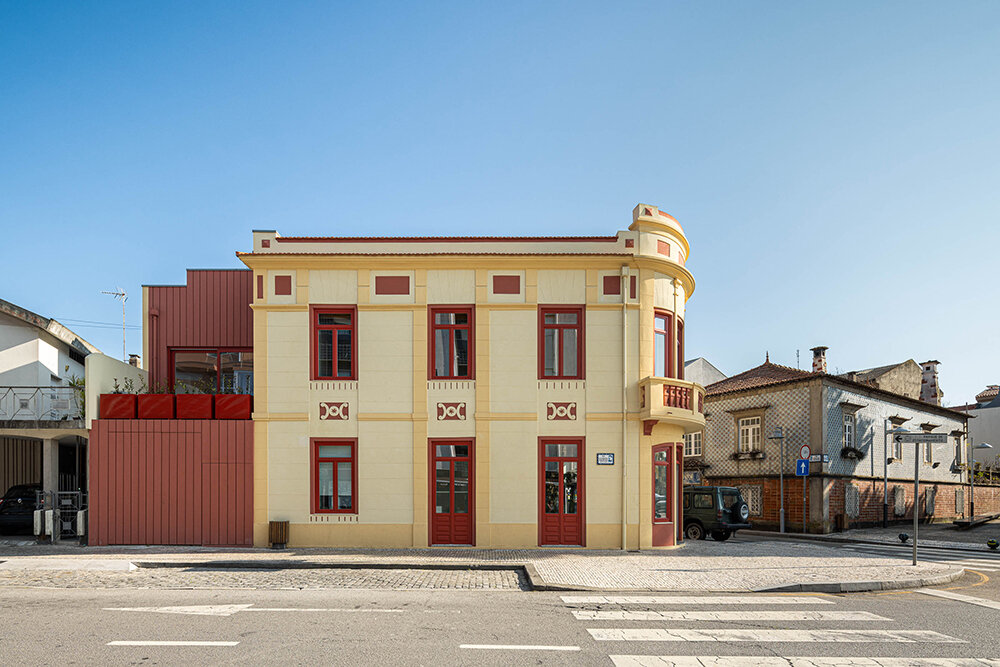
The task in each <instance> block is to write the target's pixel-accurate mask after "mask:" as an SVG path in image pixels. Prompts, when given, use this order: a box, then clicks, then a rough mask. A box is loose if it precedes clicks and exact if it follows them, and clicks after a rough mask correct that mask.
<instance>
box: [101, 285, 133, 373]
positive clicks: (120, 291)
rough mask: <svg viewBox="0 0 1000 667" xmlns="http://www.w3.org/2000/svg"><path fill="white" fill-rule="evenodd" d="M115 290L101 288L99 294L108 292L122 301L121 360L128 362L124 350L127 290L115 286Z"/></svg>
mask: <svg viewBox="0 0 1000 667" xmlns="http://www.w3.org/2000/svg"><path fill="white" fill-rule="evenodd" d="M115 290H116V291H114V292H107V291H104V290H102V291H101V294H110V295H111V296H113V297H115V298H116V299H118V300H120V301H121V302H122V361H124V362H125V363H126V364H127V363H128V354H127V353H126V352H125V302H126V301H128V292H126V291H125V289H124V288H122V287H116V288H115Z"/></svg>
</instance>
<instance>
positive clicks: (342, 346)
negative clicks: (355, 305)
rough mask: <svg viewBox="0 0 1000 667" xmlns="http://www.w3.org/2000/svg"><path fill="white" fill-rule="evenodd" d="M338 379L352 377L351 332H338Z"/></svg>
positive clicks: (343, 330)
mask: <svg viewBox="0 0 1000 667" xmlns="http://www.w3.org/2000/svg"><path fill="white" fill-rule="evenodd" d="M337 377H339V378H347V377H351V330H350V329H339V330H338V331H337Z"/></svg>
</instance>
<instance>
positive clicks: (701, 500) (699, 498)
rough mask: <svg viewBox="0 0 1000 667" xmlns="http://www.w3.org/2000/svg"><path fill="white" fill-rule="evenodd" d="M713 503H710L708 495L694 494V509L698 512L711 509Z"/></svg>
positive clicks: (710, 499)
mask: <svg viewBox="0 0 1000 667" xmlns="http://www.w3.org/2000/svg"><path fill="white" fill-rule="evenodd" d="M714 505H715V503H714V502H713V501H712V496H711V494H708V493H696V494H694V508H695V509H698V510H710V509H712V508H713V506H714Z"/></svg>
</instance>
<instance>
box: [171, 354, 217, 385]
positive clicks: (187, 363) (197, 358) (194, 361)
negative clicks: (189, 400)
mask: <svg viewBox="0 0 1000 667" xmlns="http://www.w3.org/2000/svg"><path fill="white" fill-rule="evenodd" d="M218 377H219V371H218V354H216V353H215V352H204V351H202V352H194V351H192V352H175V353H174V384H175V391H176V393H178V394H214V393H215V392H216V391H218Z"/></svg>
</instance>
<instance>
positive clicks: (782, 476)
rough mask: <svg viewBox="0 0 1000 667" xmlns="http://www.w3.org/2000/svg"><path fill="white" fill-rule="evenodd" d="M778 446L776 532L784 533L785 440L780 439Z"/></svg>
mask: <svg viewBox="0 0 1000 667" xmlns="http://www.w3.org/2000/svg"><path fill="white" fill-rule="evenodd" d="M778 444H779V445H780V446H781V464H780V465H779V466H778V484H779V488H780V491H779V493H780V494H781V510H780V511H779V523H780V524H781V525H780V527H779V529H778V531H779V532H781V533H783V532H785V439H784V438H781V439H780V440H778Z"/></svg>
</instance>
